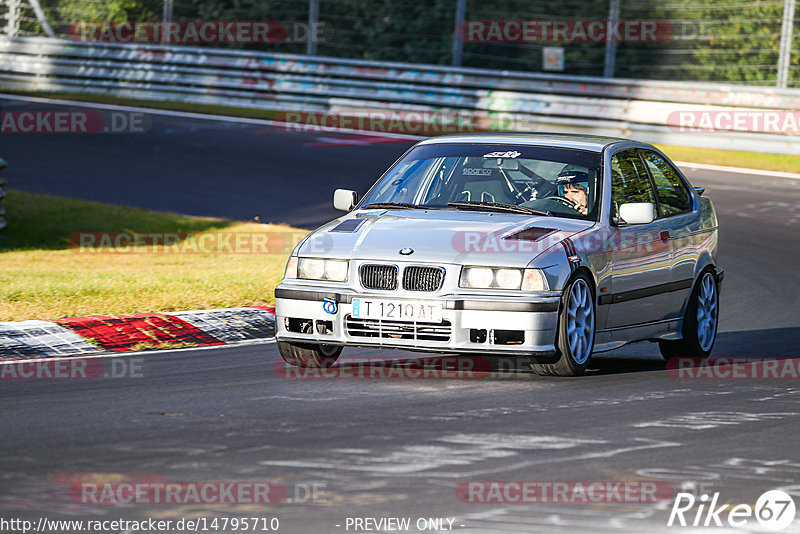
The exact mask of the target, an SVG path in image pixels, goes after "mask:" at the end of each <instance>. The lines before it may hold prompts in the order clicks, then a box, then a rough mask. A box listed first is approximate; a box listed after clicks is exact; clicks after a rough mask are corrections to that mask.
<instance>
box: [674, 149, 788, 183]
mask: <svg viewBox="0 0 800 534" xmlns="http://www.w3.org/2000/svg"><path fill="white" fill-rule="evenodd" d="M667 155H668V156H669V154H667ZM673 163H674V164H675V165H677V166H678V167H688V168H690V169H699V170H703V171H719V172H732V173H735V174H755V175H757V176H774V177H776V178H791V179H792V180H800V174H797V173H793V172H783V171H766V170H762V169H748V168H747V167H728V166H726V165H711V164H709V163H690V162H688V161H673ZM681 170H683V169H681Z"/></svg>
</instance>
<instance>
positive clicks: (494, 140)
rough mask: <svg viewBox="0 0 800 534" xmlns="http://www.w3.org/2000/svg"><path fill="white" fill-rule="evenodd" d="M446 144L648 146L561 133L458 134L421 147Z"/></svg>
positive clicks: (581, 147)
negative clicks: (626, 144)
mask: <svg viewBox="0 0 800 534" xmlns="http://www.w3.org/2000/svg"><path fill="white" fill-rule="evenodd" d="M445 143H486V144H504V145H508V144H513V145H532V146H550V147H559V148H575V149H578V150H589V151H593V152H602V151H603V149H604V148H605V147H607V146H608V145H613V144H615V143H636V144H637V145H640V146H647V144H646V143H639V142H637V141H633V140H631V139H624V138H621V137H605V136H601V135H581V134H561V133H514V132H508V133H505V132H498V133H481V134H456V135H441V136H438V137H431V138H429V139H425V140H424V141H421V142H420V143H419V144H421V145H438V144H445Z"/></svg>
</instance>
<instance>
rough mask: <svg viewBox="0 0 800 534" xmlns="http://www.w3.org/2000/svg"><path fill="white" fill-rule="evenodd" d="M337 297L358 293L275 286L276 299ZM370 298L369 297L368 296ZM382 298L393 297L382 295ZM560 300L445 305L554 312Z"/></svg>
mask: <svg viewBox="0 0 800 534" xmlns="http://www.w3.org/2000/svg"><path fill="white" fill-rule="evenodd" d="M326 297H327V298H333V299H336V302H339V303H343V304H350V303H352V302H353V298H354V297H357V295H343V294H341V293H329V292H325V291H306V290H302V289H286V288H275V298H276V299H290V300H312V301H317V302H322V300H323V299H324V298H326ZM367 298H368V297H367ZM375 298H380V299H386V298H391V296H384V295H381V296H379V297H375ZM558 304H559V301H558V300H553V301H552V302H550V301H545V302H497V301H489V300H446V301H444V307H445V309H447V310H470V311H513V312H554V311H558Z"/></svg>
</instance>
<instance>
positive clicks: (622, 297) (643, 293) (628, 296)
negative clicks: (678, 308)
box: [599, 278, 694, 306]
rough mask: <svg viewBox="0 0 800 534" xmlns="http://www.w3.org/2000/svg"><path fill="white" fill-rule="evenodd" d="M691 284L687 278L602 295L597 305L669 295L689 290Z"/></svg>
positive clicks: (690, 280) (691, 281)
mask: <svg viewBox="0 0 800 534" xmlns="http://www.w3.org/2000/svg"><path fill="white" fill-rule="evenodd" d="M693 282H694V281H693V280H692V279H691V278H687V279H686V280H678V281H677V282H668V283H666V284H659V285H657V286H650V287H644V288H642V289H634V290H632V291H624V292H622V293H614V294H612V295H602V296H601V297H600V300H599V304H600V305H601V306H604V305H606V304H619V303H620V302H627V301H629V300H636V299H641V298H645V297H652V296H654V295H659V294H661V293H671V292H672V291H680V290H681V289H689V288H690V287H692V284H693Z"/></svg>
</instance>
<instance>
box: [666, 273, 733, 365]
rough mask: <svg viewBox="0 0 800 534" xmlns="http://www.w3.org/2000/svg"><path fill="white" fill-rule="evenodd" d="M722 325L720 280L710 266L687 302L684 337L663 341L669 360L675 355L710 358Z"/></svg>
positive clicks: (675, 356) (701, 276) (676, 356)
mask: <svg viewBox="0 0 800 534" xmlns="http://www.w3.org/2000/svg"><path fill="white" fill-rule="evenodd" d="M718 325H719V284H717V279H716V278H715V277H714V273H713V272H711V271H710V270H706V271H703V273H702V274H701V275H700V278H699V280H698V281H697V284H695V287H694V289H693V290H692V294H691V296H690V297H689V304H687V306H686V315H685V316H684V318H683V339H681V340H679V341H659V342H658V347H659V349H660V350H661V355H662V356H663V357H664V359H665V360H670V359H672V358H678V357H687V358H708V356H709V355H710V354H711V349H713V348H714V341H716V339H717V326H718Z"/></svg>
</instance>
